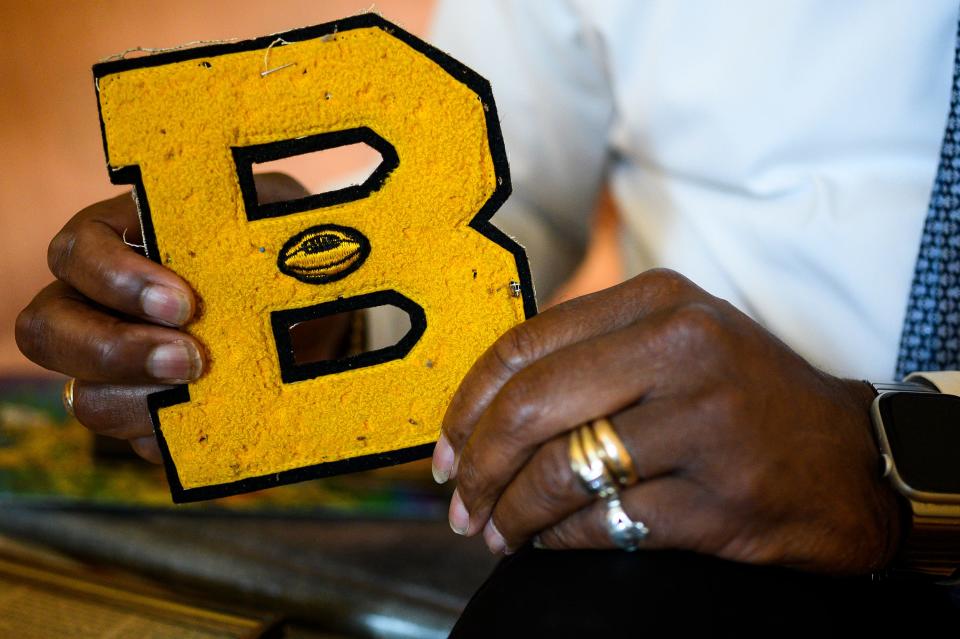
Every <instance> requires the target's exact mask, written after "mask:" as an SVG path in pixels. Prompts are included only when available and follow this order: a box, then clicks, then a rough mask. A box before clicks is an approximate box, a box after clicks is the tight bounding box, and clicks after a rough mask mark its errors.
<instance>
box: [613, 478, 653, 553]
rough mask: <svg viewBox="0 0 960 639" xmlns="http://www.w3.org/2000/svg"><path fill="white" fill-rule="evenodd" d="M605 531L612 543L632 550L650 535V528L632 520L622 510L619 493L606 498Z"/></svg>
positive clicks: (629, 550)
mask: <svg viewBox="0 0 960 639" xmlns="http://www.w3.org/2000/svg"><path fill="white" fill-rule="evenodd" d="M606 521H607V532H608V533H609V534H610V539H612V540H613V543H615V544H616V545H617V547H619V548H621V549H622V550H626V551H628V552H633V551H634V550H636V549H637V548H639V547H640V543H641V542H642V541H643V540H644V539H646V538H647V537H648V536H649V535H650V529H649V528H647V527H646V525H644V523H643V522H642V521H633V520H632V519H630V515H628V514H627V513H626V512H625V511H624V510H623V504H622V503H620V494H619V493H616V494H615V495H614V496H612V497H609V498H607V515H606Z"/></svg>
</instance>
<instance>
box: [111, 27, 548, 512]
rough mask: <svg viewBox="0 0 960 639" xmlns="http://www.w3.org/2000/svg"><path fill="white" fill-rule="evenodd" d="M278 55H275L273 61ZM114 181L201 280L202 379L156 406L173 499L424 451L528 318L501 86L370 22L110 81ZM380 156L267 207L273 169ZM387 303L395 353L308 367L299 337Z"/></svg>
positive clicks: (154, 244) (135, 64) (189, 58)
mask: <svg viewBox="0 0 960 639" xmlns="http://www.w3.org/2000/svg"><path fill="white" fill-rule="evenodd" d="M268 49H269V50H268ZM94 74H95V76H96V80H97V88H98V94H99V103H100V114H101V120H102V125H103V135H104V147H105V150H106V154H107V162H108V166H109V169H110V171H111V177H112V179H113V181H114V182H117V183H130V184H134V185H135V187H136V191H137V196H138V200H139V206H140V211H141V219H142V222H143V227H144V239H145V242H146V245H147V252H148V255H149V257H151V258H152V259H154V260H156V261H158V262H161V263H162V264H165V265H167V266H168V267H169V268H171V269H173V270H174V271H176V272H177V273H178V274H180V275H181V276H182V277H183V278H184V279H186V281H187V282H189V283H190V284H191V285H192V286H193V287H194V289H195V290H196V292H197V295H198V297H199V298H200V299H201V300H202V313H201V314H200V316H199V318H198V319H197V320H196V321H194V322H193V323H192V324H191V325H190V326H189V327H188V330H189V331H190V332H191V333H192V334H193V335H195V336H196V337H197V338H198V339H199V340H200V342H201V343H202V344H203V345H204V347H205V348H206V350H207V354H208V357H209V362H210V365H209V368H208V371H207V372H206V374H205V375H204V376H203V377H202V378H201V379H199V380H198V381H197V382H196V383H192V384H190V385H188V386H183V387H179V388H176V389H174V390H172V391H166V392H163V393H158V394H156V395H153V396H151V409H152V414H153V418H154V426H155V429H156V431H157V433H158V436H159V438H160V442H161V448H162V450H163V453H164V457H165V462H166V466H167V472H168V477H169V480H170V485H171V489H172V491H173V496H174V499H175V500H177V501H191V500H195V499H204V498H209V497H215V496H219V495H226V494H230V493H235V492H242V491H246V490H252V489H256V488H262V487H266V486H270V485H274V484H280V483H288V482H291V481H297V480H300V479H305V478H309V477H317V476H322V475H327V474H331V473H334V472H346V471H350V470H359V469H363V468H371V467H374V466H380V465H385V464H390V463H396V462H398V461H405V460H408V459H413V458H416V457H421V456H424V455H425V454H427V453H428V452H429V445H430V443H431V442H432V441H433V440H434V439H435V438H436V435H437V432H438V429H439V427H440V420H441V418H442V416H443V413H444V411H445V410H446V407H447V404H448V403H449V400H450V397H451V396H452V394H453V392H454V391H455V390H456V388H457V386H458V384H459V383H460V381H461V380H462V378H463V376H464V375H465V373H466V371H467V370H468V368H469V367H470V366H471V364H472V363H473V362H474V361H475V360H476V358H477V357H478V356H479V355H480V354H481V353H482V352H483V350H484V349H486V348H487V347H488V346H489V345H490V344H491V343H492V342H493V341H494V340H495V339H496V338H497V337H498V336H499V335H501V334H502V333H503V332H504V331H506V330H507V329H508V328H510V327H511V326H513V325H514V324H516V323H517V322H519V321H522V320H523V319H524V317H526V316H528V315H530V314H532V313H533V312H534V302H533V296H532V291H531V289H530V278H529V273H528V271H527V265H526V258H525V257H524V255H523V251H522V249H520V247H519V246H517V245H516V244H514V243H513V242H512V241H510V240H509V239H508V238H507V237H506V236H504V235H503V234H502V233H500V232H499V231H498V230H497V229H496V228H494V227H493V226H492V225H490V224H489V222H488V220H489V218H490V216H491V215H492V214H493V212H494V211H495V210H496V208H497V207H498V206H499V205H500V204H501V203H502V201H503V200H504V199H505V198H506V196H507V194H508V193H509V178H508V175H507V166H506V159H505V155H504V151H503V145H502V141H501V139H500V133H499V129H498V124H497V119H496V113H495V110H494V105H493V102H492V97H491V95H490V92H489V86H488V85H487V83H486V82H485V81H484V80H483V79H482V78H480V77H479V76H477V75H476V74H474V73H473V72H471V71H470V70H468V69H466V68H465V67H463V66H462V65H460V64H459V63H457V62H456V61H454V60H452V59H451V58H449V57H447V56H446V55H444V54H442V53H440V52H439V51H436V50H435V49H433V48H432V47H430V46H429V45H426V44H425V43H423V42H421V41H419V40H417V39H416V38H414V37H413V36H411V35H410V34H408V33H406V32H403V31H402V30H400V29H399V28H397V27H395V26H394V25H392V24H390V23H389V22H387V21H385V20H383V19H382V18H379V17H377V16H374V15H363V16H358V17H354V18H348V19H346V20H342V21H340V22H338V23H332V24H328V25H322V26H320V27H312V28H307V29H300V30H297V31H292V32H289V33H285V34H282V35H280V36H270V37H267V38H261V39H259V40H251V41H245V42H233V43H225V44H219V45H213V46H206V47H201V48H195V49H187V50H174V51H170V52H166V53H162V54H157V55H153V56H148V57H141V58H134V59H123V60H116V61H112V62H105V63H102V64H99V65H97V66H95V67H94ZM358 141H359V142H366V143H367V144H369V145H370V146H372V147H374V148H375V149H377V150H378V151H380V153H381V155H382V156H383V159H384V160H383V164H382V165H381V166H380V167H379V168H378V169H377V171H375V172H374V174H373V175H372V176H371V178H370V179H369V180H368V181H367V182H365V183H364V184H362V185H359V186H356V187H350V188H346V189H341V190H339V191H334V192H331V193H326V194H319V195H314V196H310V197H305V198H301V199H298V200H292V201H288V202H280V203H274V204H267V205H261V204H259V203H258V201H257V196H256V189H255V186H254V183H253V180H252V173H251V170H252V167H253V166H254V165H255V164H256V163H258V162H265V161H269V160H271V159H277V158H280V157H285V156H290V155H295V154H298V153H306V152H310V151H314V150H317V149H322V148H328V147H332V146H338V145H342V144H349V143H352V142H358ZM382 304H393V305H395V306H398V307H400V308H401V309H402V310H404V311H406V312H407V313H408V314H409V315H410V318H411V329H410V332H409V333H408V334H407V336H406V337H405V338H404V339H403V340H401V341H400V342H399V343H398V344H396V345H394V346H392V347H390V348H386V349H381V350H379V351H370V352H367V353H363V354H359V355H355V356H353V357H347V358H344V359H341V360H335V361H330V362H319V363H312V364H298V363H297V362H296V361H295V360H294V357H293V353H292V347H291V344H290V338H289V328H290V326H291V325H293V324H295V323H297V322H299V321H303V320H305V319H310V318H313V317H320V316H323V315H328V314H331V313H336V312H342V311H346V310H354V311H362V309H364V308H369V307H372V306H377V305H382Z"/></svg>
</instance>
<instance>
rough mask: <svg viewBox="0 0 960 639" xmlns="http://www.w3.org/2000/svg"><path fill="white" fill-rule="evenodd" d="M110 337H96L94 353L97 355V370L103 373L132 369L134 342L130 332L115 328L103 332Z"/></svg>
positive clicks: (119, 327) (118, 327)
mask: <svg viewBox="0 0 960 639" xmlns="http://www.w3.org/2000/svg"><path fill="white" fill-rule="evenodd" d="M103 335H106V336H109V337H96V338H94V339H95V340H96V341H95V343H94V344H93V346H94V348H93V352H94V353H95V354H96V365H97V368H99V369H100V370H103V371H126V370H128V369H129V368H130V365H131V361H130V354H131V353H130V351H131V349H130V348H128V346H129V345H130V343H131V342H132V341H133V340H132V337H131V335H130V332H129V331H128V330H124V329H123V328H122V327H121V326H114V327H113V328H112V329H111V330H107V331H104V332H103Z"/></svg>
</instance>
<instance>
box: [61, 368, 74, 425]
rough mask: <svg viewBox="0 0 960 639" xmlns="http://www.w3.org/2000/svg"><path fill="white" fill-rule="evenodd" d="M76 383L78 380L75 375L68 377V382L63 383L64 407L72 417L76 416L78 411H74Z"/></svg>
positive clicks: (62, 397)
mask: <svg viewBox="0 0 960 639" xmlns="http://www.w3.org/2000/svg"><path fill="white" fill-rule="evenodd" d="M76 383H77V380H76V378H75V377H71V378H70V379H68V380H67V383H66V384H64V385H63V394H62V395H61V399H62V400H63V408H64V410H66V411H67V415H69V416H70V417H76V413H74V412H73V387H74V385H75V384H76Z"/></svg>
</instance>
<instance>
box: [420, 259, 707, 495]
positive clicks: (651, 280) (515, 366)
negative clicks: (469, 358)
mask: <svg viewBox="0 0 960 639" xmlns="http://www.w3.org/2000/svg"><path fill="white" fill-rule="evenodd" d="M696 294H703V291H702V290H701V289H699V288H697V287H696V286H695V285H693V284H692V283H691V282H690V281H689V280H687V279H686V278H683V277H682V276H680V275H678V274H676V273H674V272H672V271H665V270H654V271H648V272H646V273H644V274H643V275H640V276H638V277H635V278H633V279H631V280H629V281H627V282H624V283H623V284H619V285H617V286H613V287H611V288H608V289H605V290H602V291H599V292H597V293H593V294H591V295H586V296H583V297H579V298H576V299H574V300H571V301H569V302H565V303H563V304H560V305H558V306H555V307H553V308H551V309H549V310H547V311H544V312H543V313H541V314H539V315H536V316H534V317H533V318H531V319H529V320H527V321H526V322H524V323H523V324H520V325H518V326H516V327H514V328H513V329H511V330H509V331H507V332H506V333H505V334H504V335H503V336H501V337H500V339H498V340H497V341H496V342H495V343H494V344H493V346H491V347H490V348H489V349H487V351H486V352H485V353H484V354H483V355H482V356H481V357H480V358H479V359H478V360H477V362H476V363H475V364H474V365H473V367H471V369H470V371H469V372H468V373H467V375H466V376H465V377H464V379H463V381H462V382H461V384H460V387H459V389H458V390H457V392H456V393H455V394H454V397H453V399H452V400H451V402H450V406H449V407H448V409H447V412H446V415H445V416H444V420H443V428H442V431H441V435H440V440H439V441H438V442H437V446H436V449H435V450H434V456H433V466H434V477H435V478H436V479H437V480H438V481H440V482H441V483H442V482H443V481H446V479H447V478H448V477H454V476H456V472H457V465H456V457H457V455H458V454H459V453H460V451H461V450H462V448H463V445H464V443H465V442H466V440H467V439H468V438H469V436H470V434H471V433H472V432H473V428H474V427H475V426H476V424H477V421H478V420H479V419H480V416H481V415H482V414H483V412H484V411H485V410H486V409H487V407H488V406H489V405H490V403H491V402H492V401H493V399H494V397H495V396H496V395H497V393H498V392H499V391H500V389H501V388H502V387H503V386H504V385H505V384H506V383H507V381H508V380H510V379H511V378H512V377H513V376H514V375H515V374H517V373H518V372H519V371H521V370H523V369H524V368H526V367H527V366H529V365H531V364H532V363H533V362H536V361H539V360H540V359H541V358H543V357H545V356H547V355H549V354H550V353H553V352H555V351H557V350H558V349H561V348H563V347H565V346H568V345H570V344H574V343H577V342H581V341H584V340H587V339H589V338H591V337H595V336H597V335H602V334H604V333H607V332H610V331H614V330H617V329H619V328H622V327H624V326H626V325H628V324H630V323H631V322H633V321H634V320H635V319H636V318H638V317H640V316H642V315H644V314H647V313H650V312H652V311H654V310H656V309H659V308H661V307H663V306H669V305H671V304H678V303H681V302H682V301H684V300H687V299H689V298H690V297H691V296H692V295H696Z"/></svg>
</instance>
